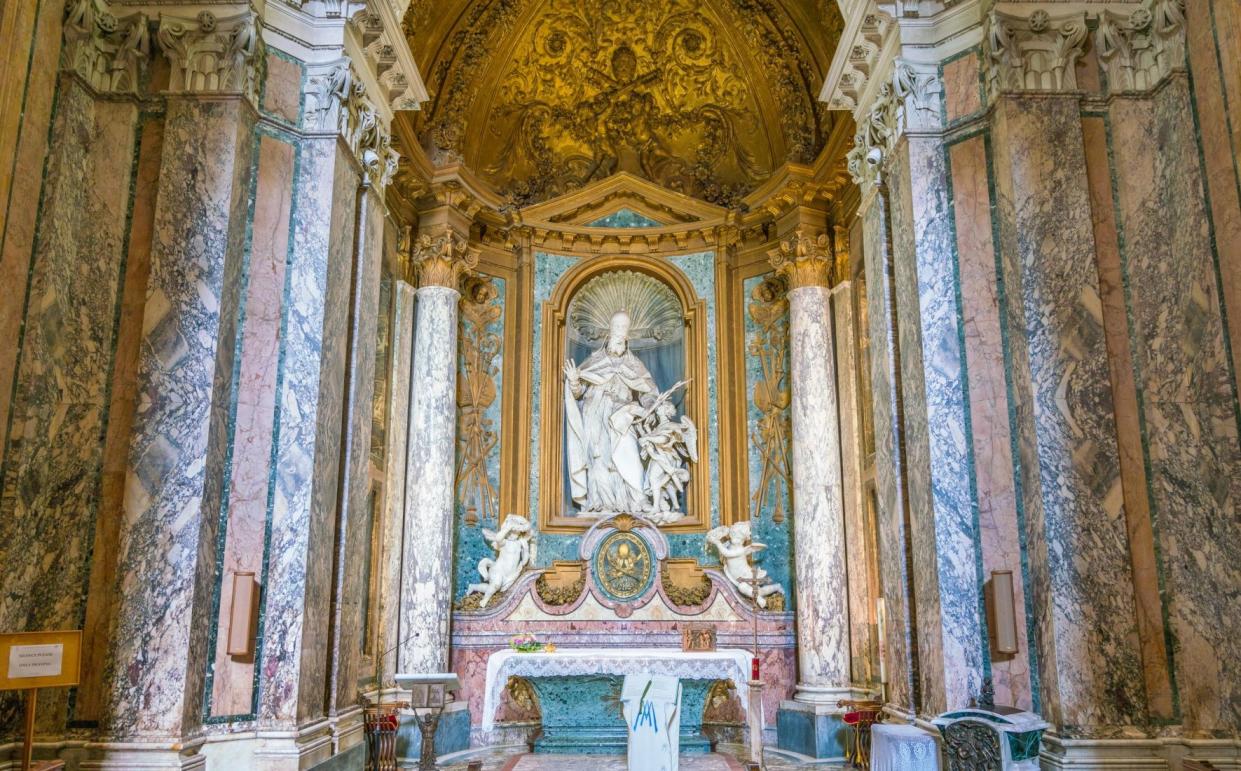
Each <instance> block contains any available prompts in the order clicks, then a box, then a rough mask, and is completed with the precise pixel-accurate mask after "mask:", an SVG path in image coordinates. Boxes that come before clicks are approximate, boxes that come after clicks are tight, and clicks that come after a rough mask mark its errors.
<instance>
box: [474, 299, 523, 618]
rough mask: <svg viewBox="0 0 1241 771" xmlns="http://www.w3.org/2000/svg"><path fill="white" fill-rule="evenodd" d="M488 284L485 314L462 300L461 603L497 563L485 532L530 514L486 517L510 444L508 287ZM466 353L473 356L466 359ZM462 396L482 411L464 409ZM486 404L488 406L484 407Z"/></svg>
mask: <svg viewBox="0 0 1241 771" xmlns="http://www.w3.org/2000/svg"><path fill="white" fill-rule="evenodd" d="M486 278H487V280H488V281H489V282H490V283H491V285H492V287H494V289H495V296H494V297H493V298H492V299H491V300H490V301H488V302H486V303H484V304H483V305H484V307H485V308H486V310H484V309H483V308H479V312H478V313H473V314H472V313H470V312H469V310H467V308H466V305H467V304H469V303H471V302H472V300H471V298H470V297H468V296H466V297H463V298H462V299H461V311H460V318H459V325H458V326H459V330H458V333H457V350H458V355H457V394H458V396H457V485H456V491H457V492H456V505H455V507H454V508H455V517H454V526H455V527H456V531H457V537H456V542H455V544H454V545H453V564H454V566H455V570H454V571H453V578H454V582H453V596H454V597H457V598H460V597H462V596H464V595H465V591H466V588H467V587H468V586H469V584H471V583H474V582H477V581H481V580H482V577H481V576H479V574H478V562H479V560H481V559H483V558H484V557H490V558H494V557H495V552H494V551H493V550H492V548H491V546H490V545H488V543H487V542H486V541H485V540H483V533H482V529H483V528H489V529H491V530H496V529H497V528H499V526H500V525H499V522H500V520H501V519H503V518H504V517H505V516H507V515H508V514H520V515H521V516H526V512H520V511H518V512H508V511H495V512H494V513H493V514H492V515H490V516H488V515H487V513H486V511H485V509H486V508H487V506H488V505H489V504H487V503H486V501H484V499H489V500H491V501H494V502H495V504H496V505H497V506H498V504H499V494H500V457H501V456H500V452H501V445H502V444H503V443H504V441H505V439H506V438H507V437H505V436H504V435H503V434H502V432H501V427H502V422H501V411H500V407H501V402H502V394H503V393H504V372H505V370H506V367H507V364H506V361H505V354H506V353H507V351H505V350H504V327H505V324H506V323H507V322H508V314H507V307H506V303H505V298H506V297H507V292H506V289H507V282H506V281H505V280H504V279H503V278H502V277H500V276H491V275H487V276H486ZM484 314H485V315H484ZM480 321H482V322H483V324H482V326H481V328H480V327H479V326H478V322H480ZM467 349H468V352H469V353H470V354H471V355H470V356H469V357H468V359H467ZM467 360H468V362H469V366H468V367H467ZM480 368H481V369H480ZM463 396H464V397H465V398H466V399H468V400H469V401H470V402H471V403H472V402H476V401H477V402H479V403H480V405H475V406H472V407H467V406H463V404H462V400H463ZM488 398H490V402H489V403H486V404H485V406H481V405H482V403H483V402H486V400H487V399H488ZM467 410H469V411H470V415H469V416H468V418H467V417H466V415H465V413H466V411H467ZM467 423H468V424H469V425H467ZM527 518H528V519H531V521H533V520H534V519H537V518H535V517H527Z"/></svg>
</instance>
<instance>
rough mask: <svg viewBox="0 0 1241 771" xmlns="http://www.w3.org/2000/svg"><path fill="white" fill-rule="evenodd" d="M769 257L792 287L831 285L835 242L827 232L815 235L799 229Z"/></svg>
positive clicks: (772, 251) (771, 252) (769, 253)
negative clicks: (833, 242)
mask: <svg viewBox="0 0 1241 771" xmlns="http://www.w3.org/2000/svg"><path fill="white" fill-rule="evenodd" d="M767 257H768V259H769V260H771V265H772V267H773V268H775V269H776V270H777V271H778V272H780V273H783V274H784V275H785V276H786V277H787V278H788V281H789V288H790V289H800V288H802V287H807V286H823V287H826V286H831V283H832V282H831V278H832V242H831V239H830V238H829V237H828V235H827V234H826V233H821V234H819V235H818V236H816V237H811V236H808V235H806V232H805V231H804V230H802V229H801V228H798V229H797V232H796V233H794V234H793V238H791V239H790V240H788V241H781V242H780V245H779V246H778V247H776V248H775V249H772V250H771V251H770V252H768V253H767Z"/></svg>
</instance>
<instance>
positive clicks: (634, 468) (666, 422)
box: [564, 310, 698, 524]
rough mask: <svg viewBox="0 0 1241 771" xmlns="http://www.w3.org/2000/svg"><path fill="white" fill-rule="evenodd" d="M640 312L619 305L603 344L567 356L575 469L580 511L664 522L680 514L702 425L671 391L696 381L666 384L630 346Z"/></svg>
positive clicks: (572, 476) (570, 452)
mask: <svg viewBox="0 0 1241 771" xmlns="http://www.w3.org/2000/svg"><path fill="white" fill-rule="evenodd" d="M632 324H633V319H632V318H631V317H630V314H629V313H628V312H627V311H625V310H617V311H615V312H613V313H612V315H611V317H610V319H609V320H608V324H607V336H606V340H605V341H604V343H603V345H602V346H600V347H599V348H598V349H597V350H595V351H594V352H593V353H591V354H590V355H589V356H587V357H586V359H585V361H583V362H581V363H577V362H574V361H573V360H572V359H571V358H570V359H566V360H565V363H564V405H565V425H566V428H567V431H566V447H565V457H566V459H567V471H568V475H569V486H570V492H571V494H572V499H573V502H574V503H575V504H576V505H577V506H578V507H579V511H580V514H579V516H589V517H596V518H601V517H606V516H611V515H614V514H636V515H640V516H644V517H646V518H648V519H650V520H652V521H654V522H656V523H657V524H666V523H669V522H675V521H676V520H678V519H680V518H681V517H682V516H683V515H684V512H683V510H682V507H681V505H680V503H681V501H680V497H681V493H682V492H683V491H684V489H685V486H686V484H687V483H688V482H689V478H690V472H689V470H688V469H687V468H686V463H687V462H697V460H698V451H697V443H698V439H697V436H698V434H697V429H696V427H695V426H694V424H693V422H691V421H690V420H689V418H688V417H684V416H683V417H682V418H681V419H680V420H677V419H676V409H675V407H674V405H673V404H672V402H671V397H672V396H673V395H674V394H675V393H676V392H677V391H678V390H680V389H681V388H682V387H684V386H685V384H686V383H687V382H688V381H686V380H682V381H680V382H678V383H676V384H675V385H673V386H672V387H671V388H669V389H668V390H666V391H663V392H661V391H660V390H659V389H658V387H657V386H656V385H655V380H654V378H653V377H651V373H650V371H649V370H648V369H647V367H646V365H645V364H643V363H642V361H641V360H640V359H639V358H638V357H637V356H636V355H635V354H634V353H633V351H632V350H630V347H629V335H630V328H631V326H632Z"/></svg>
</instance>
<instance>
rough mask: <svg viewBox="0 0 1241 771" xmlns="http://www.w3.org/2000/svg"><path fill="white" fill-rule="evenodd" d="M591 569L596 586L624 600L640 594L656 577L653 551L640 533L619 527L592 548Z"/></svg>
mask: <svg viewBox="0 0 1241 771" xmlns="http://www.w3.org/2000/svg"><path fill="white" fill-rule="evenodd" d="M593 563H594V564H593V565H592V566H591V567H592V572H593V574H594V577H595V582H596V583H597V584H598V586H599V589H600V590H602V591H603V593H604V594H606V595H607V596H608V597H610V598H612V599H613V600H617V601H620V602H625V601H628V600H633V599H635V598H637V597H639V596H641V595H642V594H643V593H644V592H645V591H646V590H647V589H648V588H649V587H650V585H651V580H652V579H653V578H654V577H655V555H654V553H653V552H652V551H651V546H650V544H648V543H647V542H646V539H644V538H643V537H642V536H640V535H638V534H637V533H634V532H625V531H622V530H618V531H616V532H614V533H612V534H611V535H609V536H607V537H606V538H604V539H603V541H602V542H601V543H600V544H599V548H598V549H596V550H595V556H594V559H593Z"/></svg>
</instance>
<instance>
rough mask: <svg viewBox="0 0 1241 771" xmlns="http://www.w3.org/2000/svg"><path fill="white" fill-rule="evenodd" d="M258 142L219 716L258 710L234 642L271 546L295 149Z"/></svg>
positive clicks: (220, 616)
mask: <svg viewBox="0 0 1241 771" xmlns="http://www.w3.org/2000/svg"><path fill="white" fill-rule="evenodd" d="M257 143H258V153H257V169H256V174H257V179H256V181H255V189H254V193H253V196H254V198H253V204H252V205H253V213H252V214H251V218H252V224H251V228H250V229H251V235H250V261H249V266H248V268H249V270H248V273H247V276H246V289H245V293H246V294H245V305H244V306H243V309H242V318H243V322H242V329H241V335H240V338H241V339H240V353H241V356H240V359H239V360H238V362H237V364H236V368H237V372H236V378H237V383H236V393H235V396H234V398H235V403H234V406H233V415H232V419H231V423H232V431H233V435H232V439H231V443H232V450H231V453H230V457H229V462H228V466H229V468H228V473H229V475H230V476H229V489H228V491H227V494H226V496H225V498H224V500H223V502H222V505H221V510H220V520H221V521H220V534H219V535H220V539H221V541H222V546H223V553H222V555H221V557H222V558H221V560H220V563H219V568H218V570H217V573H216V576H215V592H216V595H215V604H216V606H217V608H218V611H217V614H216V620H215V627H214V632H215V633H214V635H213V638H214V639H213V641H212V642H213V644H214V646H215V650H214V651H213V653H212V655H213V657H214V663H213V665H212V667H211V669H210V670H209V671H208V673H207V680H208V686H207V699H208V701H207V703H208V705H209V710H208V714H209V715H213V716H218V715H246V714H249V713H251V712H252V711H253V710H252V706H253V698H252V697H253V694H254V678H255V667H254V661H253V660H250V661H245V660H240V659H236V658H233V657H231V656H229V655H228V645H227V640H228V634H229V618H230V615H231V613H232V608H231V598H232V591H233V590H232V587H233V582H234V581H235V580H236V574H237V573H239V572H250V573H253V574H254V575H255V576H256V577H257V578H259V579H260V581H262V579H263V577H264V576H263V562H264V558H265V556H266V555H265V550H266V545H267V544H266V533H267V514H268V505H267V504H268V490H269V488H270V484H269V479H270V476H271V454H272V451H271V448H272V436H273V428H274V423H275V407H276V378H277V371H278V368H279V364H280V343H281V340H280V322H281V319H282V316H283V311H284V307H283V304H284V283H285V282H284V273H285V258H286V256H287V255H288V252H289V216H290V204H291V196H292V189H293V154H294V148H293V146H292V145H290V144H288V143H287V142H284V141H281V140H279V139H277V138H275V137H272V136H267V135H260V136H259V138H258V140H257Z"/></svg>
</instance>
